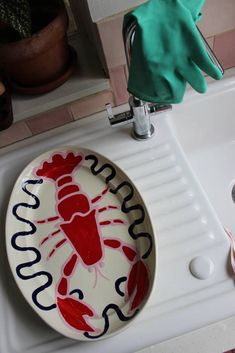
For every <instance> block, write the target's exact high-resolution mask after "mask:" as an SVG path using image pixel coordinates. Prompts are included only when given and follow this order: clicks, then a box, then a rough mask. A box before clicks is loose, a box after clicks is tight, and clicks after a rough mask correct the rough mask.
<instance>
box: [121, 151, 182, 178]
mask: <svg viewBox="0 0 235 353" xmlns="http://www.w3.org/2000/svg"><path fill="white" fill-rule="evenodd" d="M174 165H175V163H174V156H173V155H170V154H167V155H166V156H164V157H159V159H157V160H156V159H155V160H151V161H148V160H146V159H145V160H143V161H142V160H138V161H135V163H132V162H130V163H129V164H126V165H125V164H122V163H120V166H121V167H122V168H126V170H128V171H131V172H132V173H133V175H137V176H138V175H139V174H143V172H144V173H145V174H146V175H147V174H149V173H155V174H156V173H158V172H159V171H161V170H162V169H163V168H169V167H172V166H174Z"/></svg>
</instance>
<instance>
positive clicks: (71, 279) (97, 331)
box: [6, 147, 156, 341]
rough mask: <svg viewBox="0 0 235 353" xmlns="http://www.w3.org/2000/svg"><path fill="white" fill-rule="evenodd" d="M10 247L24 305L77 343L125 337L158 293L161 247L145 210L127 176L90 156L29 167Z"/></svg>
mask: <svg viewBox="0 0 235 353" xmlns="http://www.w3.org/2000/svg"><path fill="white" fill-rule="evenodd" d="M6 243H7V252H8V258H9V262H10V266H11V269H12V272H13V274H14V277H15V279H16V281H17V283H18V285H19V288H20V290H21V291H22V293H23V295H24V296H25V298H26V300H27V301H28V302H29V304H30V305H31V306H32V307H33V309H34V310H35V311H36V312H37V313H38V314H39V315H40V316H41V317H42V318H43V319H44V320H45V321H46V322H47V323H48V324H49V325H50V326H52V327H53V328H54V329H55V330H57V331H59V332H60V333H61V334H63V335H65V336H68V337H71V338H73V339H78V340H89V341H92V340H95V339H100V338H105V337H108V336H110V335H113V334H115V333H117V332H119V331H120V330H121V329H123V328H125V327H126V326H127V325H128V324H129V323H131V322H132V321H133V319H134V318H135V317H136V315H137V314H138V313H139V312H140V311H141V310H142V309H143V307H144V306H145V304H146V302H147V300H148V298H149V295H150V292H151V290H152V287H153V281H154V277H155V271H156V246H155V240H154V233H153V227H152V224H151V221H150V218H149V214H148V212H147V210H146V207H145V204H144V202H143V200H142V198H141V196H140V194H139V192H138V191H137V189H136V187H135V186H134V185H133V183H132V182H131V181H130V179H129V178H128V177H127V175H125V173H124V172H123V171H122V170H121V169H119V168H118V167H117V166H116V165H115V164H114V163H112V162H111V161H109V160H108V159H106V158H105V157H103V156H101V155H99V154H97V153H95V152H93V151H90V150H87V149H83V148H78V147H61V148H57V149H54V150H51V151H48V152H46V153H44V154H42V155H40V156H39V157H38V158H36V159H34V160H33V161H32V162H31V163H30V164H29V165H28V166H27V167H26V168H25V169H24V170H23V172H22V173H21V175H20V176H19V178H18V180H17V181H16V184H15V186H14V189H13V191H12V195H11V198H10V202H9V207H8V212H7V219H6Z"/></svg>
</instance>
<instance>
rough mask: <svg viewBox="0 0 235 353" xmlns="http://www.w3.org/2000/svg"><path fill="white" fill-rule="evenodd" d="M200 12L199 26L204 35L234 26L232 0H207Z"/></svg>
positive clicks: (234, 5) (234, 11)
mask: <svg viewBox="0 0 235 353" xmlns="http://www.w3.org/2000/svg"><path fill="white" fill-rule="evenodd" d="M202 14H203V17H202V20H201V21H200V22H199V28H200V29H201V31H202V33H203V34H204V36H206V37H211V36H213V35H215V34H219V33H223V32H226V31H229V30H231V29H234V28H235V1H234V0H223V1H221V0H207V1H206V2H205V5H204V7H203V9H202Z"/></svg>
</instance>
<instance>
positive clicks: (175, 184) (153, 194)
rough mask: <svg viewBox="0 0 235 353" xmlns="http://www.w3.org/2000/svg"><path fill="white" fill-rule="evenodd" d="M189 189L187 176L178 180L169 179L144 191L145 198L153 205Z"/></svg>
mask: <svg viewBox="0 0 235 353" xmlns="http://www.w3.org/2000/svg"><path fill="white" fill-rule="evenodd" d="M186 191H188V185H187V181H186V179H185V178H180V179H177V180H176V181H169V182H166V183H164V184H161V185H158V186H156V187H153V188H151V189H150V190H146V191H145V192H144V198H145V200H146V201H147V202H148V204H149V205H150V204H151V206H152V204H154V203H155V202H159V201H162V200H166V199H168V202H170V199H171V198H172V197H175V196H177V195H180V194H182V193H185V192H186Z"/></svg>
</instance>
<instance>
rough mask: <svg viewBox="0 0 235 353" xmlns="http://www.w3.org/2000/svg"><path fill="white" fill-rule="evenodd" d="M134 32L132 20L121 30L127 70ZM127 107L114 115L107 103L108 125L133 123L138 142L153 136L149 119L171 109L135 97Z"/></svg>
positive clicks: (216, 61) (205, 42)
mask: <svg viewBox="0 0 235 353" xmlns="http://www.w3.org/2000/svg"><path fill="white" fill-rule="evenodd" d="M135 30H136V21H135V20H134V19H131V20H130V22H129V23H128V24H127V26H126V27H125V28H124V30H123V41H124V47H125V53H126V59H127V67H128V69H129V68H130V61H131V49H132V44H133V39H134V35H135ZM198 31H199V29H198ZM199 33H200V35H201V37H202V40H203V42H204V44H205V47H206V49H207V52H208V55H209V56H210V58H211V60H212V61H213V63H214V64H215V65H216V66H217V67H218V68H219V69H220V71H221V72H222V73H223V72H224V70H223V68H222V66H221V65H220V63H219V61H218V59H217V58H216V56H215V55H214V53H213V51H212V50H211V48H210V47H209V45H208V43H207V41H206V39H205V38H204V37H203V35H202V34H201V32H200V31H199ZM129 105H130V110H128V111H126V112H123V113H120V114H115V115H114V114H113V111H112V107H111V104H110V103H108V104H106V111H107V114H108V118H109V121H110V124H111V126H113V127H114V126H120V125H126V124H129V123H133V131H132V136H133V137H134V138H135V139H136V140H139V141H142V140H146V139H149V138H151V137H152V136H153V135H154V132H155V129H154V126H153V124H151V121H150V118H151V116H152V115H155V114H158V113H161V112H165V111H167V110H171V109H172V106H171V105H170V104H167V105H163V104H158V103H149V102H145V101H143V100H141V99H139V98H137V97H134V96H132V95H131V96H130V98H129Z"/></svg>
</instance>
